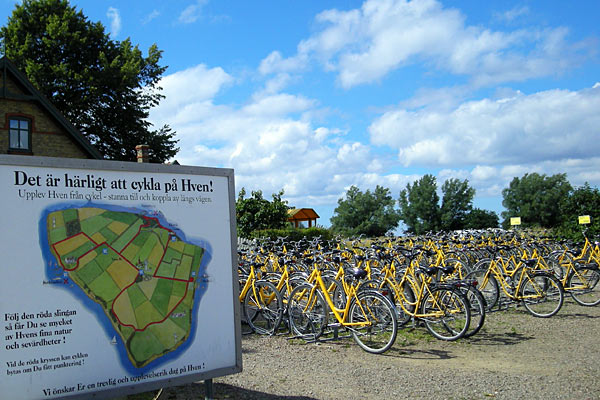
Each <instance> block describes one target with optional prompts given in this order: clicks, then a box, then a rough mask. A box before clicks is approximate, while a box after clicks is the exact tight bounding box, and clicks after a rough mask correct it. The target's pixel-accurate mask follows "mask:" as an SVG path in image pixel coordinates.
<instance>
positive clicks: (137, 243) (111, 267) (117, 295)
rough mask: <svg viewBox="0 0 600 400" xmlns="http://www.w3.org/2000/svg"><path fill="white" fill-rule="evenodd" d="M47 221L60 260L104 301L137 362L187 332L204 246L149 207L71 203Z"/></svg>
mask: <svg viewBox="0 0 600 400" xmlns="http://www.w3.org/2000/svg"><path fill="white" fill-rule="evenodd" d="M46 222H47V225H46V226H47V230H48V241H49V245H50V249H51V251H52V253H53V255H54V257H56V260H57V262H58V264H59V265H60V267H62V269H63V270H64V271H66V272H67V273H68V276H69V278H70V279H71V280H72V281H73V282H74V283H75V284H76V285H77V286H79V288H81V289H82V290H83V291H84V292H85V293H86V294H87V296H89V297H90V298H91V299H92V300H94V301H95V302H97V303H98V304H100V305H101V306H102V308H103V309H104V312H105V314H106V316H107V317H108V318H109V320H110V322H111V323H112V325H113V326H114V327H115V329H116V331H117V332H118V333H119V335H120V336H121V338H122V339H123V343H125V347H126V350H127V354H128V357H129V359H130V360H131V363H132V364H133V365H134V366H135V367H137V368H140V367H143V366H144V365H147V364H148V363H149V362H151V361H153V360H155V359H157V358H158V357H161V356H163V355H165V354H167V353H169V352H171V351H173V350H175V349H176V348H177V347H178V346H179V345H181V344H182V343H183V342H184V341H185V340H186V339H187V338H188V337H189V335H190V329H191V326H192V318H193V315H192V310H193V305H194V304H193V303H194V292H195V290H196V287H197V278H198V275H199V270H200V264H201V260H202V256H203V254H204V249H203V248H201V247H199V246H197V245H194V244H191V243H186V242H184V241H183V240H181V238H180V237H178V236H177V235H176V234H175V232H173V231H172V230H171V229H168V228H166V227H164V226H162V225H161V224H160V222H159V220H158V219H156V218H152V217H149V216H146V215H144V214H136V213H129V212H121V211H111V210H106V209H103V208H98V207H82V208H69V209H65V210H60V211H54V212H52V213H50V214H49V215H48V218H47V221H46Z"/></svg>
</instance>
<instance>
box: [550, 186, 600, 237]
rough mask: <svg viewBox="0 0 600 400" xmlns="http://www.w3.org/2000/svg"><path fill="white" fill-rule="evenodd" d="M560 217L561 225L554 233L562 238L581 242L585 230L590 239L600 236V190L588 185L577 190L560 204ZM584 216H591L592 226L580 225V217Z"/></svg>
mask: <svg viewBox="0 0 600 400" xmlns="http://www.w3.org/2000/svg"><path fill="white" fill-rule="evenodd" d="M560 215H561V221H560V225H559V226H558V227H557V228H556V229H555V230H554V232H555V234H556V235H557V236H559V237H561V238H565V239H571V240H575V241H581V240H583V236H582V230H583V229H586V231H587V236H588V237H590V238H591V237H593V236H595V235H598V234H600V190H598V188H592V187H590V185H589V184H588V183H585V184H584V185H583V186H581V187H578V188H576V189H575V190H573V191H572V192H571V194H570V195H569V196H568V197H567V198H566V199H564V200H563V202H562V203H561V204H560ZM582 215H589V216H590V218H591V224H589V225H579V216H582Z"/></svg>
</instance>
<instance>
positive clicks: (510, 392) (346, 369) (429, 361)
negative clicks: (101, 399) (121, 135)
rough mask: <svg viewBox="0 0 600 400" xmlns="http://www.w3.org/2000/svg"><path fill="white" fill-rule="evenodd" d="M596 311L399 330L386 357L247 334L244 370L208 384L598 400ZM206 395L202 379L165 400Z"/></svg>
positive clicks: (298, 393) (500, 316) (304, 394)
mask: <svg viewBox="0 0 600 400" xmlns="http://www.w3.org/2000/svg"><path fill="white" fill-rule="evenodd" d="M599 347H600V307H593V308H585V307H581V306H578V305H576V304H575V303H573V301H572V300H570V299H569V300H568V301H567V302H566V303H565V305H564V307H563V309H562V310H561V311H560V313H559V314H558V315H556V316H555V317H553V318H549V319H541V318H534V317H532V316H530V315H529V314H527V313H526V312H525V311H523V310H521V309H517V310H514V309H512V310H510V311H502V312H496V313H492V314H489V315H488V318H487V320H486V323H485V326H484V329H483V331H482V332H480V333H479V334H478V335H476V336H475V337H474V338H471V339H468V340H461V341H459V342H442V341H438V340H436V339H434V338H432V337H431V336H430V335H429V333H428V332H427V331H426V330H425V328H408V329H406V330H405V331H402V332H401V334H400V335H399V337H398V340H397V341H396V343H395V345H394V347H393V348H392V349H391V350H390V351H388V352H387V353H385V354H384V355H372V354H368V353H366V352H364V351H362V350H361V349H360V348H359V347H358V346H357V345H356V344H354V342H353V341H352V339H350V338H347V339H339V340H337V341H329V342H323V343H318V344H306V343H304V342H301V341H299V340H289V339H287V337H286V336H278V337H270V338H269V337H258V336H255V335H245V336H244V337H243V340H242V349H243V368H244V371H243V372H242V373H240V374H237V375H232V376H227V377H221V378H217V379H215V380H214V395H215V398H217V399H268V400H269V399H381V398H395V399H404V398H415V399H421V398H428V399H490V398H495V399H524V398H527V399H597V398H600V379H599V378H600V369H599V366H600V349H599ZM198 398H204V385H203V383H198V384H191V385H186V386H182V387H176V388H169V389H166V390H165V391H164V393H163V394H162V396H161V399H173V400H180V399H198Z"/></svg>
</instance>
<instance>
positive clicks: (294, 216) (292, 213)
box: [288, 208, 319, 228]
mask: <svg viewBox="0 0 600 400" xmlns="http://www.w3.org/2000/svg"><path fill="white" fill-rule="evenodd" d="M317 218H319V215H318V214H317V213H316V212H315V210H313V209H312V208H294V209H291V210H288V221H289V222H291V223H293V224H294V227H296V228H298V227H299V226H300V223H301V222H305V221H308V227H309V228H310V227H312V226H313V225H314V226H316V225H317Z"/></svg>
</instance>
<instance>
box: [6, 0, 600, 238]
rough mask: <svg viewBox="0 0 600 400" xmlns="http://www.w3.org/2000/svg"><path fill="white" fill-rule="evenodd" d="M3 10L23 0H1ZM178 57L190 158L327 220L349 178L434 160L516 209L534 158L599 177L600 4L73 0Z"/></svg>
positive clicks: (485, 204)
mask: <svg viewBox="0 0 600 400" xmlns="http://www.w3.org/2000/svg"><path fill="white" fill-rule="evenodd" d="M0 1H1V2H2V3H0V4H2V7H1V9H0V24H1V25H5V24H6V22H7V19H8V17H9V16H10V14H11V13H12V10H13V8H14V4H15V1H14V0H0ZM71 4H72V5H73V6H75V7H76V8H77V9H78V10H81V11H83V13H84V14H85V15H86V16H87V17H88V18H89V20H90V21H93V22H96V21H100V22H101V23H102V24H103V25H104V26H105V27H106V31H107V32H110V35H111V38H112V39H113V40H118V41H122V40H124V39H127V38H130V39H131V41H132V43H134V44H138V45H139V47H140V49H141V50H142V51H143V52H144V53H145V54H147V50H148V48H149V47H150V46H151V45H152V44H156V45H157V46H158V48H159V49H160V50H162V51H163V53H162V59H161V62H160V64H161V65H163V66H168V68H167V70H166V72H165V73H164V75H163V79H162V80H161V83H160V86H161V87H162V88H163V92H162V93H163V94H164V95H165V96H166V97H165V98H164V99H163V100H162V102H161V103H160V105H159V106H158V107H156V108H154V109H153V110H152V111H151V114H150V121H151V122H152V123H153V124H155V126H156V127H161V126H162V125H163V124H168V125H169V126H171V128H173V129H174V130H175V131H176V132H177V135H176V137H177V139H178V140H179V143H178V146H179V147H180V151H179V153H178V154H177V156H176V157H175V159H176V160H177V161H178V162H179V163H180V164H184V165H194V166H206V167H224V168H233V169H234V172H235V183H236V192H238V191H239V190H240V189H241V188H242V187H243V188H245V189H246V192H248V193H249V192H251V191H253V190H261V191H262V192H263V195H264V196H265V197H266V198H268V199H270V196H271V194H272V193H277V192H279V191H280V190H281V189H283V190H284V196H283V198H284V200H287V201H288V204H289V205H291V206H294V207H297V208H303V207H308V208H314V209H315V211H316V212H317V213H318V214H319V215H320V217H321V218H319V220H318V221H317V222H318V224H319V225H322V226H326V227H327V226H330V221H329V219H330V217H331V216H332V215H333V214H334V210H335V208H336V207H337V203H338V199H343V198H344V196H345V193H346V191H347V190H348V188H349V187H350V186H352V185H354V186H357V187H358V188H359V189H360V190H361V191H363V192H364V191H366V190H371V191H372V190H374V189H375V187H376V186H377V185H379V186H383V187H386V188H389V189H390V192H391V195H392V197H393V198H394V199H397V198H398V197H399V193H400V191H401V190H402V189H404V188H406V185H407V184H408V183H412V182H414V181H415V180H417V179H420V178H421V177H422V176H423V175H424V174H431V175H434V176H435V177H436V179H437V184H438V189H441V186H442V184H443V182H444V181H445V180H447V179H450V178H456V179H460V180H464V179H467V180H468V181H469V184H470V185H471V186H472V187H473V188H474V189H475V190H476V195H475V199H474V206H475V207H478V208H483V209H486V210H491V211H495V212H497V213H498V214H500V212H502V211H503V210H504V208H503V207H502V189H503V188H505V187H507V186H508V184H509V183H510V181H511V180H512V179H513V178H514V177H522V176H523V175H525V174H526V173H533V172H536V173H540V174H546V175H553V174H557V173H566V174H567V179H568V180H569V182H570V183H571V184H572V185H574V186H580V185H583V184H584V183H585V182H588V183H589V184H590V185H592V186H595V187H598V186H600V74H599V72H600V62H599V61H600V54H599V50H600V28H599V27H600V23H599V22H598V18H599V16H600V1H598V0H578V1H573V2H566V1H564V0H562V1H554V0H538V1H533V0H532V1H512V0H502V1H500V0H490V1H481V0H462V1H456V0H455V1H449V0H448V1H436V0H412V1H405V0H367V1H353V0H345V1H341V0H339V1H329V0H302V1H289V0H270V1H267V0H253V1H249V0H172V1H168V2H167V1H155V0H145V1H139V0H72V1H71Z"/></svg>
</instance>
